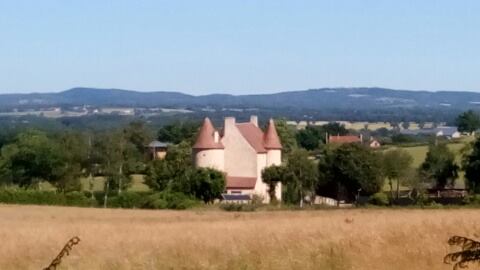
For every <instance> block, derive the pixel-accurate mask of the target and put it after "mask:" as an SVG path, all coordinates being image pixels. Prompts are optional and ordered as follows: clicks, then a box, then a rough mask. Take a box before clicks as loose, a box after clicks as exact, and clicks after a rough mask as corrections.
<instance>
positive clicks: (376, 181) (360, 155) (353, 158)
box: [318, 144, 384, 200]
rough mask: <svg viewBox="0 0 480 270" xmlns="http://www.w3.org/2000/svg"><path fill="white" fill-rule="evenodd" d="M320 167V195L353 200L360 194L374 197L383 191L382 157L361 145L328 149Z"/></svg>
mask: <svg viewBox="0 0 480 270" xmlns="http://www.w3.org/2000/svg"><path fill="white" fill-rule="evenodd" d="M318 168H319V172H320V177H319V178H320V179H319V185H318V192H319V193H320V194H325V195H326V196H334V197H337V199H339V200H340V199H343V198H345V199H348V200H353V199H354V198H355V196H356V195H357V194H359V193H361V194H364V195H367V196H370V195H373V194H375V193H377V192H379V191H381V190H382V188H383V183H384V177H383V174H382V165H381V159H380V156H379V154H378V153H376V152H374V151H372V150H371V149H370V148H367V147H365V146H363V145H360V144H343V145H341V146H339V147H337V148H334V149H326V150H325V151H324V154H323V155H322V157H321V158H320V160H319V163H318Z"/></svg>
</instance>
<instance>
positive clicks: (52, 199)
mask: <svg viewBox="0 0 480 270" xmlns="http://www.w3.org/2000/svg"><path fill="white" fill-rule="evenodd" d="M0 203H13V204H38V205H70V206H92V205H96V203H95V201H92V200H91V199H89V198H88V197H86V196H85V194H84V193H82V192H78V191H74V192H69V193H57V192H54V191H42V190H25V189H13V188H8V189H0Z"/></svg>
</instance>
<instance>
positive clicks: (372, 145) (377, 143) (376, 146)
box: [368, 138, 382, 148]
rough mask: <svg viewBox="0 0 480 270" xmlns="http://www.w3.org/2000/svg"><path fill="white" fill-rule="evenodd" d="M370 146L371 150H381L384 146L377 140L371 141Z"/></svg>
mask: <svg viewBox="0 0 480 270" xmlns="http://www.w3.org/2000/svg"><path fill="white" fill-rule="evenodd" d="M368 146H369V147H370V148H380V147H381V146H382V145H381V144H380V142H379V141H377V140H375V139H373V138H372V139H371V140H370V142H368Z"/></svg>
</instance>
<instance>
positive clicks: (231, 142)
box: [221, 122, 257, 177]
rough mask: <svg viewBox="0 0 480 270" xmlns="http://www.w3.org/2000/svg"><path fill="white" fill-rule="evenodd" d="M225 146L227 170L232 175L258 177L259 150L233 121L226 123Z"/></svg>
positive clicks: (223, 139)
mask: <svg viewBox="0 0 480 270" xmlns="http://www.w3.org/2000/svg"><path fill="white" fill-rule="evenodd" d="M221 142H222V144H223V145H224V146H225V172H226V173H227V175H231V176H241V177H256V176H257V163H256V162H255V160H256V155H257V152H256V151H255V150H254V149H253V148H252V146H250V144H249V143H248V142H247V140H246V139H245V138H244V137H243V136H242V134H241V133H240V131H239V130H238V129H237V127H236V126H235V122H233V123H230V124H228V123H225V129H224V135H223V138H222V140H221Z"/></svg>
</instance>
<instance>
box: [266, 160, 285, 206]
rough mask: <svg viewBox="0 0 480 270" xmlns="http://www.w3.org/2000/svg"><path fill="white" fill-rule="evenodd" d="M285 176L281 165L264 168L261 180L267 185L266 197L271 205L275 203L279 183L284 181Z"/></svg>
mask: <svg viewBox="0 0 480 270" xmlns="http://www.w3.org/2000/svg"><path fill="white" fill-rule="evenodd" d="M285 174H286V168H285V167H284V166H281V165H272V166H270V167H266V168H265V169H263V171H262V180H263V182H264V183H265V184H267V185H268V196H269V197H270V202H271V203H276V202H277V201H278V198H277V196H276V190H277V186H278V184H279V183H281V182H283V181H284V178H285Z"/></svg>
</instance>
